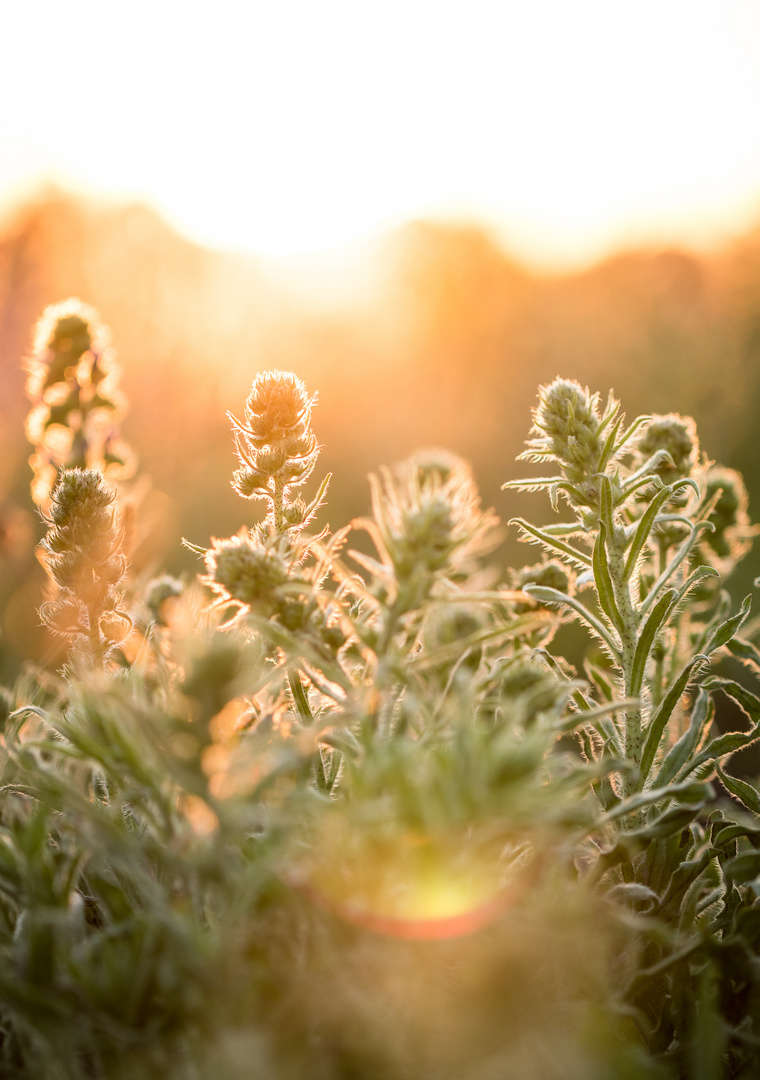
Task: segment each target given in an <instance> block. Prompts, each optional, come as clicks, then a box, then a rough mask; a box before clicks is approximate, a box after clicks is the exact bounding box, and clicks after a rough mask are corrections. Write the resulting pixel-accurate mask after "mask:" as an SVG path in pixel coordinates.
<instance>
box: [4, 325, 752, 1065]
mask: <svg viewBox="0 0 760 1080" xmlns="http://www.w3.org/2000/svg"><path fill="white" fill-rule="evenodd" d="M56 326H58V323H56ZM88 347H89V346H88ZM51 349H52V352H51V353H50V355H51V356H55V355H57V354H56V353H55V349H53V348H52V346H51ZM67 355H68V354H67ZM93 355H94V354H93ZM70 368H71V365H70V364H69V365H68V367H66V368H62V369H61V374H62V377H63V372H64V370H69V369H70ZM51 370H52V368H51ZM65 378H69V376H66V377H65ZM64 381H65V379H64ZM313 405H314V398H313V397H310V396H309V394H308V392H307V391H306V389H305V387H304V386H303V384H302V383H301V381H300V380H299V379H298V378H297V377H296V376H295V375H291V374H287V373H283V372H276V371H269V372H264V373H261V374H259V375H257V376H256V379H255V381H254V383H253V387H252V389H251V393H250V395H249V397H248V399H247V402H246V405H245V410H244V414H243V419H242V420H237V419H236V418H235V417H231V420H232V425H233V434H234V440H235V444H236V448H237V452H238V458H239V464H238V468H237V470H236V471H235V473H234V477H233V486H234V488H235V489H236V490H237V491H238V493H239V494H240V495H241V496H243V497H244V498H246V499H250V500H253V501H254V502H257V501H260V502H261V503H262V504H263V511H264V512H263V514H262V515H261V516H260V520H258V521H255V522H254V523H252V524H251V523H246V524H244V525H242V527H241V529H240V531H239V532H238V533H237V534H236V535H234V536H231V537H226V538H221V539H219V538H217V539H213V540H212V541H211V543H210V545H209V546H208V548H199V549H196V550H197V552H198V553H199V554H200V555H201V556H202V558H203V560H204V567H203V572H202V573H201V574H200V575H199V581H198V582H196V583H194V584H193V585H192V586H189V587H183V586H182V584H181V583H180V582H177V581H176V580H174V579H171V578H168V577H163V578H158V579H156V580H155V581H154V582H153V583H152V585H151V586H150V587H149V590H148V594H147V595H146V597H145V598H144V600H143V601H142V602H140V603H138V602H137V601H135V602H134V604H132V601H130V602H129V603H127V602H126V601H125V600H124V589H123V575H124V572H125V560H124V556H123V553H122V550H121V535H120V529H119V523H118V518H117V516H116V513H115V510H114V508H113V503H112V492H111V491H110V490H109V488H108V487H107V485H106V484H105V483H104V481H103V479H102V477H101V475H100V473H99V471H98V469H97V468H94V467H92V463H90V462H84V464H85V465H87V466H88V467H87V468H73V469H72V468H68V467H66V465H67V464H68V463H65V462H63V461H61V462H60V463H58V465H57V466H56V469H58V468H59V466H60V476H59V479H58V481H57V484H56V485H55V486H54V487H53V489H52V495H51V504H50V506H51V508H50V511H49V514H48V519H47V521H48V534H47V537H46V539H45V540H44V541H43V545H42V555H43V561H44V562H45V564H46V566H47V568H48V571H49V573H50V575H51V577H52V579H53V581H54V583H55V586H56V590H57V591H56V594H55V596H54V597H53V598H52V599H51V601H49V602H48V603H47V604H45V605H43V607H42V609H41V615H42V617H43V619H44V620H45V622H46V623H47V624H48V625H49V626H50V627H51V628H52V629H54V630H56V631H57V632H58V633H63V634H65V635H66V636H67V637H68V638H69V640H70V641H71V644H72V657H71V662H70V663H69V664H68V665H67V668H66V670H65V672H64V673H63V674H62V676H60V677H59V681H58V683H57V684H56V683H55V682H53V681H51V680H53V676H52V675H48V676H47V678H46V680H44V681H42V682H41V683H40V685H39V686H36V687H35V686H32V685H31V683H30V680H29V678H28V677H27V678H25V679H22V681H21V682H20V683H19V685H18V686H17V687H16V688H15V691H14V692H13V694H12V695H11V694H10V693H9V694H8V695H7V696H6V695H3V697H2V702H1V704H2V706H3V713H7V714H8V715H7V718H6V720H5V731H4V736H3V742H2V747H1V748H0V749H1V756H0V771H1V772H2V784H3V785H4V786H3V796H4V802H3V803H2V807H0V955H2V960H3V963H2V966H0V1061H2V1069H3V1070H4V1075H9V1076H14V1077H18V1078H27V1077H28V1078H31V1077H34V1078H35V1080H37V1078H43V1080H47V1078H50V1080H85V1078H87V1080H89V1078H92V1077H95V1078H103V1080H111V1078H114V1080H128V1078H130V1080H131V1078H132V1077H134V1076H153V1075H156V1076H158V1075H160V1076H165V1077H167V1078H169V1080H206V1078H209V1080H210V1078H211V1077H212V1076H213V1077H217V1076H221V1077H224V1078H225V1080H227V1078H229V1080H238V1078H239V1080H242V1078H243V1077H246V1078H247V1077H250V1076H259V1075H261V1076H271V1077H273V1078H275V1080H276V1078H278V1077H282V1078H283V1080H287V1078H291V1077H296V1076H299V1077H300V1076H308V1077H314V1078H315V1080H322V1078H324V1080H333V1078H336V1080H337V1078H338V1077H345V1076H357V1077H365V1076H366V1077H373V1078H379V1080H383V1078H388V1080H391V1078H393V1080H397V1078H402V1080H407V1078H408V1080H419V1078H420V1077H431V1078H432V1077H436V1078H441V1080H462V1078H464V1080H485V1078H487V1077H491V1076H500V1077H501V1076H520V1077H521V1078H525V1080H553V1078H556V1080H568V1078H570V1080H602V1078H606V1077H611V1076H614V1077H618V1076H620V1077H627V1078H632V1080H637V1078H639V1077H641V1078H642V1080H643V1078H652V1080H655V1078H659V1077H662V1078H673V1080H676V1078H679V1080H680V1078H681V1077H684V1078H687V1080H704V1078H713V1077H714V1078H715V1080H719V1078H722V1077H724V1076H725V1077H728V1076H737V1077H738V1076H741V1077H745V1078H748V1077H751V1076H753V1075H755V1073H756V1071H757V1068H758V1067H759V1066H760V1051H759V1049H758V1048H759V1047H760V1029H758V1025H759V1024H760V1014H759V1013H758V1005H759V1003H760V977H759V976H758V963H759V959H760V887H759V886H758V884H757V883H758V875H759V874H760V826H758V824H757V818H758V815H760V794H759V793H758V790H757V788H756V786H755V785H754V783H752V782H751V780H750V779H748V778H738V777H736V776H734V775H733V774H732V772H731V770H730V769H729V761H730V758H731V755H732V754H733V753H735V752H736V751H737V750H739V749H741V748H743V747H745V746H748V745H750V743H752V742H754V741H755V739H756V738H758V733H759V732H760V698H758V697H757V696H756V694H755V693H754V692H753V691H752V690H750V689H748V688H747V686H746V685H745V682H746V680H743V681H742V682H741V683H740V682H739V681H736V680H734V679H732V678H731V677H729V676H728V675H726V674H725V673H724V672H723V671H722V670H720V669H718V670H716V669H715V667H714V661H716V660H718V659H719V658H720V657H724V656H726V654H728V653H731V654H733V656H734V657H735V658H738V659H739V660H741V661H742V662H743V663H744V664H745V665H746V666H747V669H748V674H749V673H751V672H756V671H757V670H758V669H760V652H758V650H757V648H756V646H755V645H754V644H753V642H752V640H751V637H750V636H749V635H748V634H747V636H741V633H740V632H741V631H742V629H743V628H744V629H745V630H746V627H747V626H748V625H749V624H748V623H747V619H748V615H749V601H748V600H747V601H745V602H744V604H743V605H742V607H741V609H740V610H739V611H738V612H736V613H732V611H731V601H730V599H729V597H728V594H727V593H726V592H724V591H722V589H721V579H720V575H723V576H725V575H726V574H727V573H729V572H730V570H731V569H732V568H733V566H734V565H735V563H736V561H737V560H738V559H739V558H740V557H741V556H742V555H744V554H745V553H746V551H747V549H748V547H749V544H750V542H751V539H752V533H753V530H752V528H751V526H750V525H749V520H748V516H747V501H746V493H745V491H744V488H743V484H742V481H741V478H740V477H739V476H738V474H736V473H734V472H732V471H731V470H727V469H720V468H718V467H716V466H709V465H708V463H707V462H706V461H705V460H704V458H703V457H702V455H701V451H700V449H699V444H698V441H697V436H696V429H695V426H694V423H693V421H692V420H690V419H688V418H683V417H680V416H677V415H675V414H671V415H669V416H664V417H641V418H638V419H637V420H635V421H634V422H633V423H632V424H630V425H628V426H626V425H625V423H624V420H623V417H622V413H621V411H620V405H619V404H618V402H617V401H616V400H615V399H614V398H613V397H612V396H611V395H610V397H609V399H608V401H607V404H606V405H605V407H604V408H601V406H600V399H599V397H598V395H595V394H591V393H590V392H589V391H588V390H586V389H584V388H583V387H582V386H580V385H579V384H578V383H576V382H574V381H572V380H566V379H558V380H555V381H554V382H553V383H551V384H550V385H549V386H546V387H542V388H541V390H540V392H539V401H538V405H537V407H536V410H535V413H534V427H533V431H532V432H531V438H530V440H529V442H528V449H527V451H526V453H525V454H524V455H523V456H524V457H527V458H529V459H531V460H537V461H542V462H548V463H550V464H551V465H552V466H553V467H554V471H553V472H552V473H551V475H546V476H542V477H535V478H532V479H531V478H528V479H524V480H519V481H512V482H510V483H509V484H508V485H506V486H507V487H508V488H509V487H522V488H527V489H529V490H546V491H547V492H548V494H549V496H550V500H551V503H552V505H553V507H554V509H555V510H556V511H557V512H558V513H560V511H561V518H560V520H559V521H557V522H555V523H554V524H551V525H547V526H536V525H534V524H532V523H531V522H529V521H527V520H523V519H519V520H518V521H517V522H516V524H517V526H518V527H519V529H520V531H521V535H522V537H523V538H524V539H525V540H527V541H529V542H531V543H534V544H537V545H539V546H540V547H541V548H543V550H544V555H545V557H544V559H543V560H542V561H541V562H539V563H537V564H535V563H534V564H533V565H530V566H527V567H524V568H519V567H517V568H515V569H513V570H511V571H510V573H509V576H508V583H506V584H503V585H502V584H495V581H496V577H495V573H494V571H493V569H492V568H489V567H488V564H487V561H486V559H487V556H488V555H489V552H490V551H491V549H492V548H493V546H494V544H495V540H496V539H497V532H496V530H495V524H496V518H495V515H494V514H493V512H491V511H486V510H484V509H483V508H482V507H481V504H480V499H479V496H478V493H477V490H476V487H475V483H474V480H473V477H472V474H471V472H470V470H469V468H468V466H467V465H466V463H464V462H462V461H461V460H460V459H458V458H456V457H455V456H453V455H451V454H447V453H444V452H438V451H437V452H429V453H426V454H419V455H415V456H414V457H412V458H410V459H409V460H407V461H405V462H402V463H400V464H398V465H395V466H394V467H392V468H388V469H382V470H381V471H380V473H379V475H377V476H375V477H372V478H371V482H370V493H371V513H370V514H369V516H368V517H367V518H365V519H361V520H359V521H356V522H354V523H352V524H353V528H354V530H355V531H356V532H361V531H363V532H364V534H366V535H365V538H366V536H368V537H369V540H370V542H371V545H372V550H371V552H370V551H368V550H367V549H366V546H365V547H364V548H362V549H361V550H360V549H359V547H358V546H355V545H354V544H353V543H352V542H351V530H350V528H349V527H345V528H342V529H340V530H338V531H337V532H335V533H331V532H329V530H328V529H327V527H322V528H321V529H319V530H318V531H316V528H315V525H314V523H315V519H316V517H317V515H318V514H319V512H320V510H321V508H322V506H323V504H324V501H325V495H326V491H327V483H328V480H329V477H328V478H326V479H325V480H324V481H322V483H321V484H318V485H317V486H316V491H315V494H314V495H313V497H312V498H311V500H307V498H306V497H305V496H304V495H302V494H301V493H302V491H304V490H305V485H306V484H307V482H308V481H309V479H310V478H311V476H312V475H313V473H314V470H315V468H316V464H317V460H318V451H319V447H318V443H317V440H316V436H315V435H314V433H313V431H312V409H313ZM75 426H76V425H75ZM210 524H211V527H213V523H210ZM132 608H133V609H132ZM128 609H130V610H128ZM569 620H575V621H577V622H578V623H580V624H582V626H583V627H585V629H586V630H587V631H588V633H589V635H590V640H589V649H588V651H587V655H586V659H585V661H584V665H583V669H582V671H580V672H579V671H576V670H575V669H574V668H573V667H572V666H571V665H570V663H568V661H567V660H566V659H564V658H563V657H562V655H561V654H560V653H559V651H558V647H557V644H556V643H557V641H559V640H561V639H560V638H559V637H556V636H555V634H556V631H557V629H558V628H559V627H560V626H562V625H563V624H565V623H567V622H568V621H569ZM133 622H134V623H135V625H136V626H137V628H138V630H139V641H140V645H139V647H136V648H134V649H129V650H125V651H123V652H119V651H118V650H117V648H116V647H117V645H118V643H119V642H121V641H122V639H123V637H125V636H126V634H127V633H128V631H129V630H130V628H131V626H132V623H133ZM117 660H118V663H117ZM716 691H720V692H721V693H722V694H723V695H728V697H730V698H732V699H733V700H734V701H735V702H736V703H737V704H738V705H739V706H740V708H741V709H743V710H744V712H745V714H746V716H747V729H746V730H744V731H738V732H737V731H733V732H728V733H721V732H720V731H718V730H717V729H716V727H715V726H714V714H715V696H714V695H715V692H716ZM11 697H12V698H13V700H11Z"/></svg>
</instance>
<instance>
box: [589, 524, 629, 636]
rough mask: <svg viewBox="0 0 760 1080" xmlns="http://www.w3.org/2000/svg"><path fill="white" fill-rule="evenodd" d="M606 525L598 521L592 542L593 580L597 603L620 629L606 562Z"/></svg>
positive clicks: (619, 619)
mask: <svg viewBox="0 0 760 1080" xmlns="http://www.w3.org/2000/svg"><path fill="white" fill-rule="evenodd" d="M606 544H607V527H606V526H605V524H604V522H603V521H600V522H599V533H598V535H597V538H596V541H595V542H594V551H593V555H592V565H593V567H594V582H595V583H596V591H597V593H598V595H599V604H600V606H601V608H602V611H603V612H604V614H605V615H606V616H607V618H608V619H609V620H610V622H611V623H612V625H613V626H614V627H615V628H616V629H617V630H618V631H620V630H621V629H622V627H623V619H622V617H621V615H620V612H619V610H618V606H617V601H616V600H615V591H614V589H613V587H612V578H611V577H610V567H609V563H608V562H607V547H606Z"/></svg>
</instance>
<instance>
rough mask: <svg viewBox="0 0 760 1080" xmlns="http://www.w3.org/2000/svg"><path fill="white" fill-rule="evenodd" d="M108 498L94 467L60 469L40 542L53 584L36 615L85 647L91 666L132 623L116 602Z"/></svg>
mask: <svg viewBox="0 0 760 1080" xmlns="http://www.w3.org/2000/svg"><path fill="white" fill-rule="evenodd" d="M113 500H114V492H113V491H111V489H110V488H108V487H107V486H106V484H105V483H104V481H103V478H102V476H101V475H100V473H99V472H97V471H96V470H94V469H64V470H63V472H62V473H61V478H60V480H59V481H58V483H57V484H56V486H55V488H54V489H53V492H52V495H51V503H50V513H49V515H48V517H47V522H48V526H49V528H48V533H47V536H46V537H45V539H44V540H43V541H42V543H41V544H40V555H41V560H42V562H43V564H44V566H45V568H46V570H47V572H48V574H49V575H50V578H51V580H52V582H53V583H54V585H55V587H56V590H57V595H56V596H55V597H54V599H52V600H49V601H48V602H47V603H45V604H43V605H42V607H41V608H40V617H41V618H42V621H43V622H44V623H46V624H47V626H48V627H49V628H50V629H51V630H53V631H54V632H55V633H58V634H62V635H63V636H64V637H67V638H68V639H69V640H70V641H71V642H72V644H75V645H78V646H80V647H82V646H84V647H85V648H87V647H89V652H90V656H91V659H92V662H93V664H94V665H95V666H96V667H101V666H102V665H103V663H104V661H105V660H106V659H107V657H108V655H109V653H110V652H111V650H112V649H113V647H114V646H116V645H118V644H120V643H121V642H122V641H124V639H125V638H126V637H127V636H128V635H129V633H130V631H131V629H132V620H131V618H130V617H129V615H128V614H127V612H126V611H125V610H124V608H123V607H122V600H123V593H122V591H121V584H122V581H123V578H124V575H125V573H126V569H127V561H126V558H125V556H124V553H123V551H122V547H121V541H122V535H121V529H120V528H119V521H118V517H117V514H116V511H115V510H114V508H113V507H112V505H111V504H112V503H113Z"/></svg>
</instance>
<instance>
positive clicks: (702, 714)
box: [654, 688, 715, 787]
mask: <svg viewBox="0 0 760 1080" xmlns="http://www.w3.org/2000/svg"><path fill="white" fill-rule="evenodd" d="M714 712H715V707H714V705H713V702H712V699H711V697H710V695H709V693H708V692H707V690H705V689H704V688H701V689H700V691H699V694H698V695H697V700H696V701H695V703H694V707H693V709H692V712H691V722H690V724H689V727H688V728H687V730H686V731H685V732H684V733H683V735H682V736H681V738H680V739H679V740H678V741H677V742H676V743H675V745H674V746H672V747H671V748H670V750H669V751H668V754H667V756H666V757H665V760H664V761H663V763H662V765H661V766H660V768H659V769H658V771H657V777H656V779H655V780H654V784H655V785H656V786H657V787H661V786H662V785H663V784H669V783H670V781H671V780H672V779H673V777H674V776H677V775H678V772H679V770H680V769H682V768H683V767H684V765H685V764H686V763H687V761H688V760H689V758H691V756H692V755H693V753H694V751H695V750H696V748H697V746H698V745H699V742H700V740H701V738H702V735H703V734H704V732H705V730H706V729H707V728H708V727H709V725H710V723H711V722H712V718H713V715H714Z"/></svg>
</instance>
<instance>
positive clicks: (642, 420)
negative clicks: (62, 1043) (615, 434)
mask: <svg viewBox="0 0 760 1080" xmlns="http://www.w3.org/2000/svg"><path fill="white" fill-rule="evenodd" d="M651 419H652V417H651V416H637V417H636V419H635V420H634V421H633V423H632V424H630V425H629V426H628V427H627V428H626V430H625V431H624V432H623V434H622V436H621V439H620V442H619V443H618V444H617V446H616V447H615V450H614V454H615V456H617V455H618V454H619V453H620V451H621V450H622V449H623V447H624V446H625V444H626V443H627V442H628V440H629V439H631V438H632V437H633V436H634V435H635V434H636V432H637V431H638V430H639V428H640V427H641V425H642V424H646V423H647V422H648V421H649V420H651Z"/></svg>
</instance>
